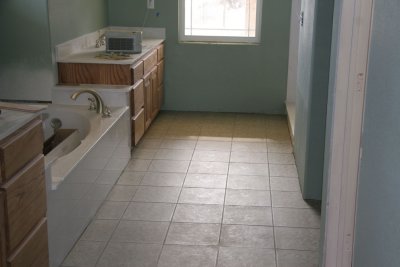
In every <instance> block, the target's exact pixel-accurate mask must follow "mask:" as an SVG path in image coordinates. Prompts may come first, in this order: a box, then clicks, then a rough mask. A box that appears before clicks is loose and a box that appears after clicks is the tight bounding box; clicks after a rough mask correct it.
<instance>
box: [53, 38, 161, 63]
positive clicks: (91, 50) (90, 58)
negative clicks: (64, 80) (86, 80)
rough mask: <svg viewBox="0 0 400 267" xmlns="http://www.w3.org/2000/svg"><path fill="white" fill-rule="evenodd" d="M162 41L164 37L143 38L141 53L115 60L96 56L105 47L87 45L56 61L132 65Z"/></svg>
mask: <svg viewBox="0 0 400 267" xmlns="http://www.w3.org/2000/svg"><path fill="white" fill-rule="evenodd" d="M162 42H164V39H143V41H142V53H140V54H132V55H130V56H129V58H127V59H121V60H115V59H104V58H101V57H98V56H99V55H101V54H102V53H105V47H104V46H102V47H100V48H96V47H94V46H92V47H88V48H86V49H83V50H81V51H79V52H78V53H71V54H68V55H64V56H62V57H58V58H57V62H58V63H89V64H120V65H132V64H134V63H136V62H137V61H138V60H139V59H141V58H142V57H143V56H144V55H146V54H147V53H148V52H149V51H151V50H152V49H154V48H156V47H157V46H158V45H160V44H161V43H162Z"/></svg>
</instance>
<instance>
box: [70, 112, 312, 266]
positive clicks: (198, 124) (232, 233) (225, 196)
mask: <svg viewBox="0 0 400 267" xmlns="http://www.w3.org/2000/svg"><path fill="white" fill-rule="evenodd" d="M246 127H247V128H251V129H252V130H251V131H245V130H244V129H246ZM210 129H213V131H211V130H210ZM252 132H254V135H253V136H252V134H251V133H252ZM270 133H273V134H270ZM278 133H279V134H278ZM289 138H290V137H289V133H288V129H287V124H286V121H285V119H284V118H283V117H277V116H261V115H247V114H219V113H174V112H162V113H161V114H160V115H159V117H158V118H157V119H156V121H155V122H154V124H153V125H152V126H151V128H150V130H149V131H148V133H147V134H146V135H145V137H144V139H143V140H142V141H141V142H140V144H139V146H138V148H136V149H135V150H134V152H133V156H132V159H131V161H130V163H129V164H128V167H127V168H126V169H125V171H124V172H123V174H122V175H121V176H120V178H119V179H118V181H117V184H116V185H115V186H114V189H113V193H112V194H109V199H108V200H107V201H106V202H105V203H104V204H103V205H102V207H101V208H100V210H99V212H98V213H97V215H96V219H95V220H93V221H92V222H91V224H90V226H89V227H88V228H87V229H86V230H85V232H84V234H83V235H82V237H81V239H80V241H79V242H78V243H77V244H76V245H75V247H74V248H73V249H72V251H71V252H70V254H69V256H68V257H67V258H66V259H65V261H64V265H63V266H73V267H78V266H159V267H160V266H184V267H187V266H220V267H222V266H229V267H232V266H263V267H265V266H267V267H269V266H271V267H275V266H279V267H299V266H307V267H314V266H315V267H316V266H317V264H318V257H317V248H318V242H319V224H320V215H319V212H318V209H315V208H314V206H313V205H309V204H307V203H306V202H305V201H303V200H302V199H301V197H300V189H299V182H298V178H297V172H296V170H295V169H294V166H293V165H292V164H293V161H292V159H293V154H292V149H291V144H290V139H289ZM272 174H274V176H272ZM123 188H124V189H123ZM133 188H134V190H132V189H133ZM132 193H133V196H132ZM84 241H85V242H86V243H84ZM82 242H83V243H82ZM90 242H91V243H90ZM99 248H101V249H100V250H101V252H100V253H99ZM85 253H88V254H89V255H90V257H87V256H86V255H85ZM92 257H96V261H92V259H93V258H92ZM89 260H90V262H88V263H87V262H86V261H89ZM85 264H86V265H85Z"/></svg>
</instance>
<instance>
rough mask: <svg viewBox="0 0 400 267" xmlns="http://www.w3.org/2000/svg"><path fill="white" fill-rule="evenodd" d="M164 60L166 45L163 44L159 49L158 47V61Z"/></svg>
mask: <svg viewBox="0 0 400 267" xmlns="http://www.w3.org/2000/svg"><path fill="white" fill-rule="evenodd" d="M163 59H164V45H163V44H161V45H160V46H159V47H157V60H158V62H160V61H161V60H163Z"/></svg>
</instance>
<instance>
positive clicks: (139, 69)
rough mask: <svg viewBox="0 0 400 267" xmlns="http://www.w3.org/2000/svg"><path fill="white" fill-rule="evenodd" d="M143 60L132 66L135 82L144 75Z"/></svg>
mask: <svg viewBox="0 0 400 267" xmlns="http://www.w3.org/2000/svg"><path fill="white" fill-rule="evenodd" d="M143 67H144V64H143V61H142V60H141V61H139V62H138V63H136V64H135V65H134V66H133V67H132V76H133V84H135V83H137V82H138V81H139V80H140V79H142V78H143V75H144V68H143Z"/></svg>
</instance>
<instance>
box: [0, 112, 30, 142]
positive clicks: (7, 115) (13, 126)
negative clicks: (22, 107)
mask: <svg viewBox="0 0 400 267" xmlns="http://www.w3.org/2000/svg"><path fill="white" fill-rule="evenodd" d="M37 116H38V114H37V113H30V112H22V111H15V110H7V109H2V110H1V114H0V140H2V139H3V138H5V137H7V136H9V135H10V134H12V133H13V132H14V131H16V130H18V129H19V128H21V127H22V126H24V125H25V124H26V123H28V122H29V121H30V120H32V119H33V118H35V117H37Z"/></svg>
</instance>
